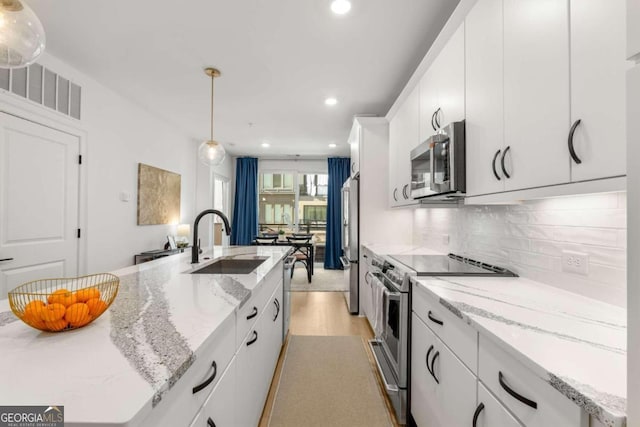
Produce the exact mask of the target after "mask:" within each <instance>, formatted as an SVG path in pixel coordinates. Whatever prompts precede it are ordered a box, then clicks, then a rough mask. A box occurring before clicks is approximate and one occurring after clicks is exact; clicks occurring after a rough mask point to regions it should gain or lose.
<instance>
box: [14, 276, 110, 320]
mask: <svg viewBox="0 0 640 427" xmlns="http://www.w3.org/2000/svg"><path fill="white" fill-rule="evenodd" d="M119 286H120V278H119V277H118V276H114V275H113V274H109V273H101V274H92V275H90V276H84V277H76V278H68V279H42V280H35V281H33V282H28V283H25V284H23V285H20V286H18V287H17V288H15V289H14V290H12V291H10V292H9V305H10V306H11V311H13V313H14V314H15V315H16V316H17V317H18V318H19V319H20V320H22V321H23V322H24V323H26V324H27V325H29V326H31V327H32V328H36V329H39V330H41V331H45V332H61V331H70V330H72V329H78V328H81V327H83V326H86V325H88V324H89V323H91V322H93V321H94V320H95V319H97V318H98V317H100V315H101V314H102V313H104V312H105V311H106V310H107V308H109V306H110V305H111V303H112V302H113V300H114V299H115V298H116V295H117V294H118V287H119Z"/></svg>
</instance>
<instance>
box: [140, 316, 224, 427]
mask: <svg viewBox="0 0 640 427" xmlns="http://www.w3.org/2000/svg"><path fill="white" fill-rule="evenodd" d="M235 320H236V319H235V317H234V316H229V317H228V318H227V320H225V321H224V322H223V323H222V324H221V325H220V326H219V327H218V329H217V330H216V332H214V334H213V335H212V336H211V337H210V338H209V339H208V341H207V342H206V343H205V344H203V345H202V347H201V351H198V352H196V354H195V361H194V363H193V365H191V366H190V367H189V369H187V371H186V372H185V373H184V375H183V376H182V377H181V378H180V379H179V380H178V381H177V382H176V384H175V385H174V386H173V387H172V388H171V389H170V390H169V391H168V392H167V393H166V394H165V395H164V396H163V397H162V400H161V401H160V403H159V404H158V406H156V407H155V408H154V409H153V410H152V411H151V414H150V415H149V416H148V417H147V418H146V419H145V420H144V422H143V424H142V425H143V426H157V425H171V426H184V425H188V424H189V421H191V420H192V419H193V418H194V416H195V415H196V414H197V413H198V411H199V410H200V408H201V407H202V405H203V404H204V402H205V401H206V400H207V397H208V396H209V395H210V394H211V391H212V390H213V389H214V388H215V387H216V385H217V384H218V382H219V381H220V379H221V377H222V373H223V372H224V371H225V369H226V368H227V366H229V363H230V362H231V359H232V358H233V354H234V353H235V349H236V346H235V327H234V326H235ZM213 362H215V368H214V367H213V366H212V365H213ZM198 386H200V387H198ZM196 387H198V388H199V389H200V390H196V392H195V393H194V388H196Z"/></svg>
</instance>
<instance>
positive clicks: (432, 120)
mask: <svg viewBox="0 0 640 427" xmlns="http://www.w3.org/2000/svg"><path fill="white" fill-rule="evenodd" d="M435 117H436V112H435V111H434V112H433V114H431V127H432V128H433V130H438V128H437V127H436V125H435V123H434V120H435Z"/></svg>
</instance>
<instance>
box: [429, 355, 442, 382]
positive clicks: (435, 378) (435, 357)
mask: <svg viewBox="0 0 640 427" xmlns="http://www.w3.org/2000/svg"><path fill="white" fill-rule="evenodd" d="M438 356H440V352H439V351H436V354H434V355H433V359H431V370H430V372H431V376H433V379H434V380H436V384H440V381H439V380H438V377H436V371H435V369H434V367H433V365H434V363H436V359H437V358H438Z"/></svg>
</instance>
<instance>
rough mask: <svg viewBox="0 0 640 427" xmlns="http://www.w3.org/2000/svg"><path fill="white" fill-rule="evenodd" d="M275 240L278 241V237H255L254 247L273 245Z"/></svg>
mask: <svg viewBox="0 0 640 427" xmlns="http://www.w3.org/2000/svg"><path fill="white" fill-rule="evenodd" d="M276 240H278V237H277V236H276V237H264V236H261V237H260V236H259V237H256V238H255V240H254V242H255V244H256V245H262V246H266V245H275V244H276Z"/></svg>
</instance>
